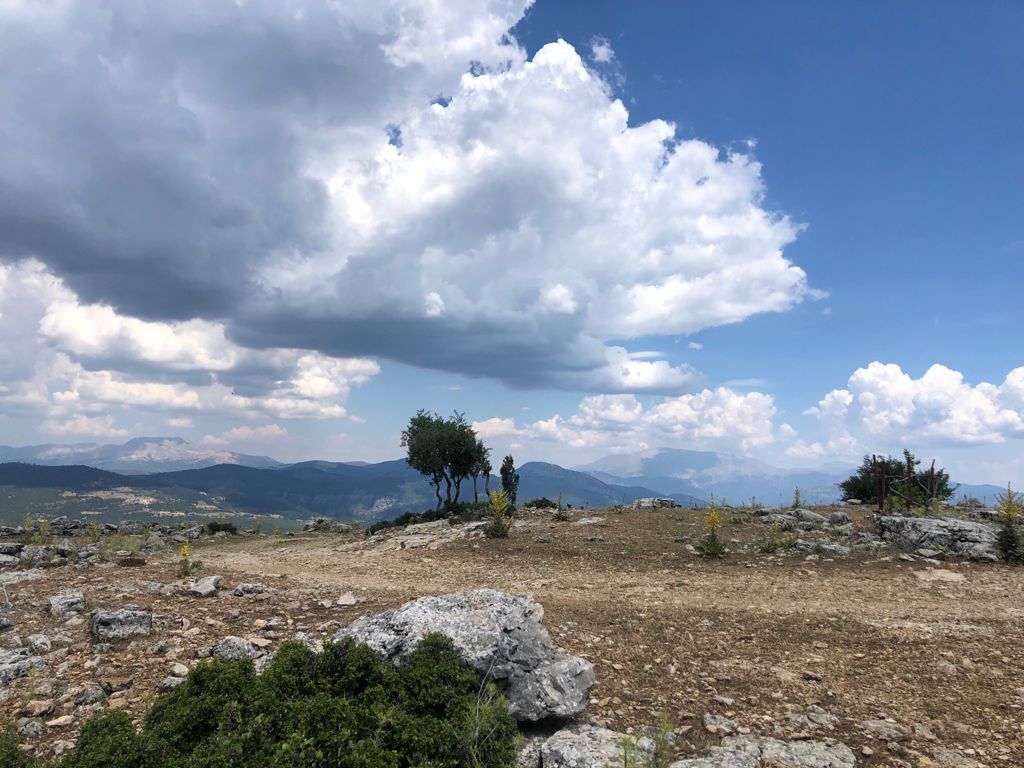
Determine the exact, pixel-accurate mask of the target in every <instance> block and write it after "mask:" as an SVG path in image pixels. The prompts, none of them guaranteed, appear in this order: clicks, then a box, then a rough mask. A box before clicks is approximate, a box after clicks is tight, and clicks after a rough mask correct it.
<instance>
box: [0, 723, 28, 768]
mask: <svg viewBox="0 0 1024 768" xmlns="http://www.w3.org/2000/svg"><path fill="white" fill-rule="evenodd" d="M0 765H2V766H4V768H32V759H31V758H30V757H29V756H28V755H26V754H25V753H24V752H22V751H21V749H19V747H18V739H17V738H16V737H15V735H14V729H13V728H11V727H6V728H2V729H0Z"/></svg>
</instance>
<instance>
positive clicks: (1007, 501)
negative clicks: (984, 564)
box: [996, 485, 1024, 564]
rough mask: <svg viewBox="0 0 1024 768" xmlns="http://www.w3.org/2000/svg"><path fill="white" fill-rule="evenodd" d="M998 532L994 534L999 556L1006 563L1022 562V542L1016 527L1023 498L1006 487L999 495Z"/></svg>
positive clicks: (1023, 503) (1023, 548)
mask: <svg viewBox="0 0 1024 768" xmlns="http://www.w3.org/2000/svg"><path fill="white" fill-rule="evenodd" d="M997 498H998V500H999V530H998V531H997V532H996V547H997V548H998V550H999V556H1000V557H1002V558H1003V560H1005V561H1006V562H1008V563H1016V564H1019V563H1022V562H1024V542H1021V536H1020V530H1019V527H1018V522H1019V518H1020V516H1021V514H1022V513H1024V498H1022V496H1021V494H1019V493H1017V492H1016V491H1014V490H1013V488H1011V487H1010V486H1009V485H1007V486H1006V493H1004V494H1002V493H1001V494H999V496H998V497H997Z"/></svg>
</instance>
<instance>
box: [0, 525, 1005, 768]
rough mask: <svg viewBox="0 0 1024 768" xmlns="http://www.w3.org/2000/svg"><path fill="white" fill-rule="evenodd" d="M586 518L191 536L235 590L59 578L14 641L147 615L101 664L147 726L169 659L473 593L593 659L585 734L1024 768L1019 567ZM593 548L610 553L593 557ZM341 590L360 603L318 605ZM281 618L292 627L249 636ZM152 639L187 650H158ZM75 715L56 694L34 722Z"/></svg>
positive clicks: (323, 630) (58, 731)
mask: <svg viewBox="0 0 1024 768" xmlns="http://www.w3.org/2000/svg"><path fill="white" fill-rule="evenodd" d="M581 514H586V515H588V516H592V515H597V516H600V517H601V518H603V519H602V520H601V521H598V522H591V523H587V524H584V525H579V524H576V522H575V521H567V522H555V521H553V520H552V519H551V518H550V516H549V515H546V514H537V515H533V516H530V517H528V518H527V519H526V520H524V521H523V522H521V523H520V524H519V525H518V526H517V527H516V528H514V529H513V531H512V534H511V536H510V538H508V539H498V540H491V539H483V538H471V539H460V540H457V541H453V542H446V543H443V544H440V545H433V546H434V548H431V545H428V546H418V547H406V548H399V547H398V545H397V544H395V543H394V542H393V541H391V542H389V541H387V540H385V541H378V540H376V539H374V540H371V541H369V542H367V541H366V540H353V539H352V538H351V537H345V536H339V535H325V534H317V535H296V536H285V537H271V536H261V537H257V536H244V537H243V536H238V537H227V538H212V539H204V540H202V541H201V542H200V543H199V544H198V546H195V547H194V557H196V558H198V559H201V560H202V561H203V562H204V569H203V573H204V574H213V573H216V574H220V575H222V576H224V586H226V587H227V588H228V589H227V590H226V591H224V592H222V594H221V595H220V596H219V597H216V598H210V599H205V600H204V599H201V598H198V597H194V596H189V595H187V594H175V595H169V596H154V595H150V594H148V593H147V592H146V591H145V588H144V587H140V586H138V585H137V584H136V585H135V586H132V582H133V581H138V580H155V581H159V582H165V583H166V582H171V581H174V580H175V579H176V575H175V572H174V569H175V562H176V557H175V556H174V555H173V554H167V555H163V556H158V557H155V558H149V561H148V562H147V564H146V565H145V566H143V567H141V568H134V569H125V568H117V567H115V566H111V567H106V568H104V567H88V568H70V567H65V568H59V569H51V570H48V571H44V573H43V576H42V577H41V578H38V579H35V580H31V581H25V582H22V583H20V584H17V585H15V586H13V587H9V591H12V597H13V599H14V601H15V603H16V604H18V605H22V606H33V607H32V608H31V609H30V608H27V607H26V608H25V609H24V610H21V611H19V613H18V614H16V615H15V617H14V618H15V621H16V623H17V626H16V627H15V630H12V631H16V632H17V633H18V634H19V635H20V636H21V637H24V636H25V635H27V634H28V633H29V632H30V631H41V630H42V629H45V628H47V627H54V626H58V627H59V626H60V622H59V621H56V620H54V619H53V617H49V616H47V615H46V613H45V609H44V606H45V604H46V598H47V597H48V596H49V595H51V594H54V593H56V592H58V591H61V590H64V589H82V590H83V591H84V592H85V593H86V597H87V599H88V601H89V604H90V608H91V607H93V606H95V605H108V606H116V605H120V604H124V603H126V602H133V603H135V604H138V605H150V606H152V607H153V608H154V610H155V611H156V621H155V626H154V634H153V636H152V637H150V638H145V639H143V640H137V641H135V642H134V643H133V644H132V646H131V647H129V648H128V649H124V650H112V651H111V652H110V653H109V654H106V655H105V656H104V658H103V664H106V665H108V666H110V665H112V666H114V667H117V668H118V669H122V670H124V671H125V672H126V673H128V674H130V675H131V677H132V678H133V680H132V684H131V686H130V687H129V688H128V689H127V691H126V692H123V693H122V694H120V695H119V696H117V698H115V699H113V700H111V701H118V700H123V703H116V704H114V706H118V707H121V708H124V709H126V710H127V711H129V712H131V713H133V714H136V715H138V714H141V713H142V712H143V711H144V710H145V707H146V705H147V704H148V702H149V701H150V700H151V699H152V697H153V696H154V695H155V692H156V688H157V685H158V683H159V681H160V679H161V678H162V677H164V676H165V675H166V674H168V672H167V667H168V665H169V664H170V663H171V662H173V661H174V660H178V661H181V662H184V663H186V664H188V665H194V664H195V663H196V659H195V650H196V649H197V648H199V647H201V646H202V645H203V644H209V643H210V642H212V641H213V640H215V639H217V638H219V637H223V636H225V635H229V634H235V635H242V636H259V637H264V638H268V639H270V640H271V641H272V643H273V645H274V646H276V645H277V644H279V643H280V642H283V641H284V640H286V639H289V638H290V637H291V636H292V634H293V633H294V632H295V631H296V630H299V629H302V630H305V631H309V632H311V633H313V634H316V633H320V634H322V635H329V634H331V633H333V631H334V629H335V628H336V627H337V626H340V625H343V624H345V623H347V622H349V621H351V620H352V619H353V618H355V617H356V616H359V615H361V614H364V613H370V612H378V611H382V610H385V609H387V608H390V607H394V606H397V605H399V604H401V603H402V602H405V601H407V600H410V599H414V598H416V597H420V596H423V595H428V594H442V593H446V592H451V591H456V590H463V589H474V588H481V587H491V588H494V589H500V590H504V591H508V592H532V593H533V594H534V596H535V598H536V599H537V600H538V601H539V602H540V603H541V604H543V606H544V608H545V615H546V620H545V623H546V625H547V627H548V629H549V631H550V632H551V634H552V636H553V637H554V638H555V640H556V641H557V642H558V643H559V644H560V645H562V646H563V647H565V648H566V649H568V650H569V651H571V652H572V653H576V654H579V655H581V656H584V657H586V658H588V659H589V660H590V661H592V662H593V664H594V667H595V671H596V674H597V681H598V682H597V685H596V686H595V688H594V690H593V694H592V702H591V706H590V707H589V709H588V712H587V716H588V717H590V718H591V719H593V720H596V721H598V722H601V723H603V724H606V725H608V726H609V727H612V728H616V729H619V730H635V729H639V728H641V727H643V726H645V725H650V724H652V723H655V722H657V721H658V720H659V719H664V720H665V721H666V722H667V723H668V724H669V725H671V726H672V727H674V728H676V729H677V730H678V731H680V732H683V733H684V734H685V738H684V740H683V741H682V742H681V751H683V752H696V751H699V750H701V749H703V748H704V746H706V744H707V742H708V741H711V740H713V739H715V738H716V736H715V735H714V734H710V733H708V732H707V731H706V730H705V729H704V728H703V727H702V717H703V715H704V714H705V713H715V714H720V715H724V716H726V717H728V718H730V719H732V720H734V721H735V722H736V723H737V724H738V726H739V727H740V728H741V729H743V731H749V732H751V733H757V734H765V735H773V736H777V737H781V738H788V739H792V738H821V737H825V736H828V737H833V738H837V739H840V740H841V741H843V742H845V743H846V744H848V745H849V746H850V747H851V748H852V749H853V750H854V751H855V752H856V753H857V754H858V756H859V757H862V759H863V765H865V766H902V765H905V766H935V765H943V763H942V762H938V761H936V757H935V754H936V752H935V750H936V747H942V748H946V749H955V750H959V751H960V752H962V753H963V754H964V755H965V756H967V757H968V758H970V759H973V760H976V761H978V763H980V764H981V765H992V766H994V765H1000V766H1002V765H1006V766H1020V765H1024V730H1022V729H1024V724H1022V720H1021V713H1022V707H1024V698H1021V696H1020V695H1019V694H1018V689H1020V688H1021V687H1022V686H1024V649H1022V648H1021V642H1020V640H1021V628H1022V623H1024V600H1022V597H1021V595H1022V586H1024V570H1022V569H1019V568H1011V567H1007V566H1003V565H989V564H973V563H961V562H942V563H937V562H934V561H932V562H928V561H925V560H922V559H920V558H918V559H917V560H915V561H914V562H908V561H905V560H902V559H900V557H899V554H898V553H896V552H893V551H891V550H881V551H878V552H870V553H868V552H856V551H855V552H854V554H853V555H851V556H850V557H844V558H835V559H829V558H825V557H820V556H811V557H810V558H808V556H807V555H805V554H803V553H794V552H787V553H781V554H777V555H763V554H756V553H753V552H748V553H740V554H731V555H729V556H727V557H726V558H725V559H723V560H708V559H705V558H702V557H700V556H699V555H697V554H696V553H694V552H692V551H689V550H688V548H687V546H686V543H687V542H691V543H692V542H695V541H696V540H697V538H698V537H699V536H700V534H701V525H702V523H701V520H702V514H701V512H699V511H691V510H656V511H625V512H618V513H617V512H612V511H597V512H594V511H592V510H591V511H587V512H586V513H576V514H575V515H574V517H575V518H576V519H578V518H579V517H580V516H581ZM855 518H856V519H855V522H856V524H857V525H858V526H859V527H861V528H864V529H867V528H868V526H869V525H870V523H869V520H868V519H867V516H866V515H857V516H855ZM764 533H765V526H763V525H762V524H761V523H760V522H758V521H757V520H756V519H753V518H747V517H746V516H744V515H738V516H735V517H731V518H729V519H728V521H727V524H726V525H725V526H724V527H723V534H724V538H725V539H726V540H734V543H733V548H734V549H740V548H741V547H742V545H743V544H744V543H749V542H751V541H753V540H755V539H757V538H758V537H761V536H763V535H764ZM595 536H600V537H603V538H604V539H605V540H604V541H589V540H588V539H590V538H591V537H595ZM538 539H540V541H538ZM242 582H262V583H265V584H268V585H270V586H273V587H276V588H278V589H279V590H282V591H281V592H280V593H278V594H276V595H272V596H269V597H265V598H262V599H252V598H237V597H232V596H231V595H230V588H231V587H233V586H234V585H235V584H238V583H242ZM348 592H351V593H352V594H354V595H355V596H357V597H358V598H359V599H360V600H361V602H360V603H359V604H358V605H355V606H345V607H339V606H336V605H332V606H331V607H324V605H322V604H321V602H327V603H332V602H333V601H334V600H335V599H336V598H337V597H338V596H340V595H341V594H343V593H348ZM273 616H281V617H282V618H283V619H284V621H285V625H284V626H282V627H280V628H273V629H267V628H264V627H261V626H260V625H259V623H258V622H259V621H266V620H268V619H270V618H272V617H273ZM189 630H191V632H190V631H189ZM63 631H66V632H68V633H69V634H71V633H73V632H77V633H78V634H76V635H75V636H74V639H75V640H76V641H78V644H77V645H73V646H72V647H71V648H70V649H69V651H68V653H67V657H66V659H65V660H64V666H63V668H61V667H58V668H57V669H55V670H54V671H53V673H52V674H51V675H49V677H55V678H57V679H58V680H60V681H61V682H62V683H67V684H70V685H72V686H78V687H81V686H84V685H86V684H89V683H91V682H94V678H96V676H97V672H96V667H95V664H94V665H93V667H92V668H90V669H87V668H86V662H87V661H89V660H91V659H93V655H92V653H91V649H90V648H89V647H88V646H87V644H85V643H84V642H81V641H82V640H83V639H84V636H80V635H81V634H82V633H83V632H84V631H85V629H84V627H77V628H73V629H64V630H63ZM161 638H164V639H171V640H173V641H175V642H176V643H179V644H180V645H182V650H181V651H180V652H178V651H174V650H173V649H172V652H171V653H170V654H167V653H165V652H163V651H161V650H157V651H155V652H154V651H153V649H152V648H151V646H152V644H153V643H156V642H157V641H158V640H160V639H161ZM94 661H95V660H94ZM55 666H56V665H55ZM106 671H107V672H108V673H109V672H110V670H109V669H108V670H106ZM36 683H37V681H36V680H34V679H32V678H30V679H27V680H22V681H19V682H18V683H16V684H15V685H14V686H12V688H11V690H10V692H9V694H8V700H7V701H3V702H0V715H2V714H4V713H6V714H10V715H17V714H18V713H19V711H21V710H22V709H23V708H24V705H25V703H26V702H27V701H28V700H30V699H40V698H47V697H46V696H45V694H46V693H47V691H43V692H42V693H40V692H39V691H37V690H34V688H33V686H34V685H36ZM1022 693H1024V691H1022ZM109 705H110V702H109V701H108V703H107V706H109ZM812 705H816V706H819V707H821V708H822V709H824V710H825V711H827V712H828V713H831V714H832V715H834V716H835V717H836V718H838V720H837V721H836V722H835V723H834V724H831V725H825V726H820V727H819V726H815V725H811V726H810V727H809V726H808V723H807V721H806V720H804V719H801V718H800V715H802V714H806V713H807V712H808V711H809V710H808V707H811V706H812ZM74 711H75V708H74V706H73V703H72V704H71V705H68V704H67V702H61V701H60V698H59V697H57V698H56V700H55V710H54V712H53V713H52V714H49V715H47V718H54V717H57V716H59V715H61V714H65V713H66V712H74ZM886 718H888V719H889V720H890V721H891V724H892V725H895V726H897V727H898V728H899V729H901V730H903V731H904V732H905V735H904V736H903V737H902V738H900V739H898V740H896V741H892V742H889V741H883V740H880V739H879V738H877V736H876V735H875V734H873V733H870V732H868V731H867V730H866V729H865V728H864V727H862V725H861V724H862V723H863V722H864V721H869V720H878V719H886ZM75 727H77V723H76V725H75V726H71V727H61V726H55V727H53V728H51V729H49V730H48V731H47V732H46V733H45V734H44V736H43V737H42V738H41V739H40V740H38V741H36V742H33V744H35V745H36V747H37V748H38V749H39V751H41V752H44V753H46V751H47V749H48V743H47V742H52V741H53V740H55V739H56V738H63V737H66V736H67V735H70V734H73V732H74V729H75Z"/></svg>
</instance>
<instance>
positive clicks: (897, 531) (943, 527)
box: [878, 515, 999, 561]
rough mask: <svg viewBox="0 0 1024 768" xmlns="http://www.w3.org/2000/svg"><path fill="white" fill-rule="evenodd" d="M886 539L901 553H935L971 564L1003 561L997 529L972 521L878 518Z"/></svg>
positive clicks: (952, 518) (893, 516)
mask: <svg viewBox="0 0 1024 768" xmlns="http://www.w3.org/2000/svg"><path fill="white" fill-rule="evenodd" d="M878 528H879V531H880V533H881V534H882V538H883V539H885V540H886V541H889V542H891V543H893V544H895V545H896V546H897V547H899V548H900V549H905V550H908V551H914V550H917V549H922V548H923V549H935V550H940V551H943V552H946V553H947V554H951V555H956V556H959V557H964V558H967V559H969V560H989V561H994V560H998V559H999V554H998V552H997V551H996V533H995V529H994V528H993V527H992V526H990V525H988V524H986V523H979V522H974V521H972V520H960V519H958V518H955V517H898V516H895V515H886V516H884V517H880V518H878Z"/></svg>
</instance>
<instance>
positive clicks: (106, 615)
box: [89, 605, 153, 641]
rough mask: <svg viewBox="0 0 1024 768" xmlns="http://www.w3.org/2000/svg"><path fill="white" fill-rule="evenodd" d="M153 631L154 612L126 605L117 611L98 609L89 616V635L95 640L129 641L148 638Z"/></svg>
mask: <svg viewBox="0 0 1024 768" xmlns="http://www.w3.org/2000/svg"><path fill="white" fill-rule="evenodd" d="M152 629H153V611H152V610H150V609H149V608H139V607H138V606H135V605H126V606H124V607H122V608H118V609H116V610H107V609H105V608H97V609H96V610H95V611H93V612H92V613H91V614H89V633H90V634H91V635H92V637H93V639H94V640H100V641H102V640H128V639H130V638H132V637H139V636H146V635H148V634H149V633H150V632H151V631H152Z"/></svg>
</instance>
